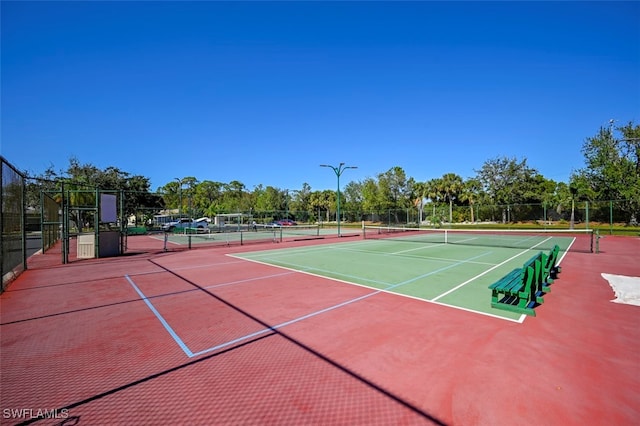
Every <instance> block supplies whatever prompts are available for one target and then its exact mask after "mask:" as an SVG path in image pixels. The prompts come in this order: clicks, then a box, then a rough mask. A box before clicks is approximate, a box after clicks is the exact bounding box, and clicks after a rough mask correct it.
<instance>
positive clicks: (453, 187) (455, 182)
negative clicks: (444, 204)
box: [440, 173, 463, 223]
mask: <svg viewBox="0 0 640 426" xmlns="http://www.w3.org/2000/svg"><path fill="white" fill-rule="evenodd" d="M462 188H463V183H462V178H461V177H460V176H458V175H457V174H455V173H445V174H444V175H442V179H441V180H440V191H441V193H442V194H443V195H444V198H445V199H446V200H447V201H449V223H452V222H453V200H455V199H457V198H458V196H459V194H460V192H462Z"/></svg>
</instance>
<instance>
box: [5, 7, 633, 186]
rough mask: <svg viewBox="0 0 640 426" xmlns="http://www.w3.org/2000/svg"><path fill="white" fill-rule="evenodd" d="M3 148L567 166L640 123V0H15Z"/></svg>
mask: <svg viewBox="0 0 640 426" xmlns="http://www.w3.org/2000/svg"><path fill="white" fill-rule="evenodd" d="M1 8H2V9H1V12H2V30H1V31H2V34H1V35H2V41H1V43H2V44H1V47H2V53H1V54H2V63H1V65H2V68H1V78H2V80H1V89H2V93H1V100H2V110H1V117H2V129H1V136H2V155H3V156H4V157H5V158H6V159H8V160H9V162H11V163H12V164H14V165H15V166H16V167H18V168H20V169H22V170H25V171H28V172H30V173H32V174H39V173H42V172H43V171H44V170H45V169H46V168H47V167H49V166H53V167H54V169H55V170H66V168H67V166H68V163H69V158H71V157H76V158H78V159H79V160H80V162H81V163H90V164H93V165H95V166H97V167H100V168H106V167H108V166H115V167H118V168H119V169H121V170H123V171H126V172H128V173H131V174H133V175H143V176H146V177H148V178H150V180H151V189H152V190H155V189H156V188H157V187H159V186H162V185H164V184H166V183H167V182H169V181H172V180H174V179H175V178H182V177H186V176H195V177H196V178H197V179H199V180H200V181H202V180H212V181H219V182H230V181H232V180H238V181H240V182H242V183H244V184H245V185H246V186H247V189H248V190H252V189H253V188H254V186H256V185H259V184H262V185H264V186H268V185H270V186H274V187H277V188H280V189H292V190H296V189H300V188H301V187H302V184H303V183H305V182H306V183H308V184H309V185H310V186H311V189H312V190H323V189H334V188H335V186H336V177H335V174H334V173H333V172H332V171H331V170H329V169H326V168H321V167H319V164H332V165H337V164H338V163H340V162H344V163H346V164H347V165H352V166H357V167H358V169H356V170H347V171H345V173H344V174H343V175H342V178H341V184H343V185H344V184H346V183H348V182H350V181H354V180H355V181H361V180H363V179H365V178H368V177H373V178H375V177H376V176H377V175H378V174H379V173H383V172H385V171H387V170H389V169H390V168H392V167H395V166H399V167H402V168H403V169H404V170H405V172H406V173H407V175H408V176H410V177H413V178H414V179H416V180H417V181H426V180H429V179H432V178H436V177H441V176H442V175H443V174H444V173H450V172H452V173H456V174H459V175H460V176H462V177H463V178H465V179H466V178H468V177H472V176H474V175H475V170H478V169H480V168H481V167H482V165H483V164H484V162H485V161H487V160H489V159H493V158H497V157H502V156H505V157H509V158H516V159H518V160H521V159H523V158H526V159H527V163H528V165H529V166H531V167H533V168H536V169H537V170H538V171H539V172H540V173H542V174H543V175H544V176H545V177H547V178H549V179H554V180H558V181H567V180H568V178H569V176H570V174H571V172H572V171H574V170H577V169H579V168H581V167H583V166H584V157H583V155H582V153H581V148H582V146H583V143H584V141H585V139H586V138H587V137H591V136H594V135H596V133H597V132H598V129H599V128H600V126H607V125H608V122H609V119H616V120H617V121H618V123H620V124H626V123H628V122H630V121H633V122H634V123H635V124H636V125H637V124H640V26H639V25H638V22H640V2H11V1H2V3H1Z"/></svg>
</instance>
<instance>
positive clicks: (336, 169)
mask: <svg viewBox="0 0 640 426" xmlns="http://www.w3.org/2000/svg"><path fill="white" fill-rule="evenodd" d="M320 167H329V168H330V169H332V170H333V171H334V173H335V174H336V177H337V178H338V200H337V203H336V210H337V212H336V215H337V220H338V237H341V236H342V235H341V234H340V175H341V174H342V172H344V171H345V170H346V169H357V168H358V167H356V166H345V165H344V163H340V164H339V165H338V167H335V166H330V165H328V164H320Z"/></svg>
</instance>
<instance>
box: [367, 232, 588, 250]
mask: <svg viewBox="0 0 640 426" xmlns="http://www.w3.org/2000/svg"><path fill="white" fill-rule="evenodd" d="M363 236H364V238H365V239H390V240H393V241H409V242H419V243H429V244H460V245H470V246H487V247H506V248H517V249H536V250H550V249H552V248H553V246H555V245H558V246H560V248H561V249H562V250H572V251H579V252H585V253H589V252H593V240H594V233H593V230H591V229H586V230H585V229H539V230H529V229H434V228H405V227H388V226H365V227H364V228H363Z"/></svg>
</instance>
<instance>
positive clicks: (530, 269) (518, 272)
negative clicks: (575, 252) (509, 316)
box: [489, 245, 561, 316]
mask: <svg viewBox="0 0 640 426" xmlns="http://www.w3.org/2000/svg"><path fill="white" fill-rule="evenodd" d="M559 253H560V247H559V246H557V245H556V246H554V247H553V248H552V249H551V250H550V251H549V253H544V252H539V253H538V254H536V255H535V256H533V257H532V258H531V259H529V260H527V261H526V262H525V263H524V265H523V266H522V268H516V269H514V270H513V271H511V272H509V273H508V274H507V275H505V276H504V277H502V278H500V280H498V281H497V282H495V283H493V284H491V285H490V286H489V289H491V307H493V308H497V309H504V310H507V311H511V312H519V313H522V314H526V315H531V316H535V315H536V313H535V311H534V308H535V307H536V306H538V305H540V304H542V303H543V302H544V295H545V294H546V293H548V292H550V291H551V287H549V285H550V284H551V283H553V281H554V280H555V279H557V277H558V274H559V273H560V270H561V269H560V266H558V265H557V261H558V255H559Z"/></svg>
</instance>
